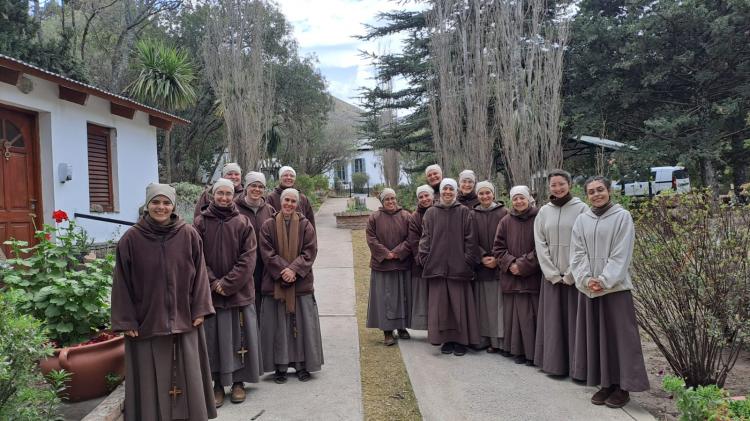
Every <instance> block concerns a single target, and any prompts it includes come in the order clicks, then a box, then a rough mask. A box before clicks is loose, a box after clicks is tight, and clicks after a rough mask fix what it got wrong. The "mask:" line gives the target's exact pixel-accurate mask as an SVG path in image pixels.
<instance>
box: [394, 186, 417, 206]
mask: <svg viewBox="0 0 750 421" xmlns="http://www.w3.org/2000/svg"><path fill="white" fill-rule="evenodd" d="M417 187H419V186H417V185H414V184H401V185H399V186H398V188H397V189H396V200H397V201H398V204H399V206H401V207H402V208H404V209H406V210H408V211H409V212H414V210H415V209H416V208H417Z"/></svg>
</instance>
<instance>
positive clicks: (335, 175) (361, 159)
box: [326, 140, 409, 187]
mask: <svg viewBox="0 0 750 421" xmlns="http://www.w3.org/2000/svg"><path fill="white" fill-rule="evenodd" d="M358 143H359V146H358V147H357V153H356V154H355V155H354V157H353V158H352V159H350V160H347V161H344V162H337V163H336V164H334V167H333V169H332V170H330V171H328V172H327V173H326V175H327V176H328V179H329V180H330V183H331V187H335V180H336V179H339V180H341V182H342V183H344V184H345V185H347V186H350V185H351V182H352V174H354V173H357V172H364V173H367V176H368V177H369V178H368V184H369V185H370V187H372V186H375V185H376V184H385V175H384V174H383V157H382V155H381V154H380V153H378V151H376V150H374V149H373V147H372V146H370V144H369V143H367V141H365V140H359V141H358ZM398 182H399V184H406V183H408V182H409V181H408V179H407V177H406V172H405V171H404V170H403V168H402V167H401V166H400V165H399V180H398Z"/></svg>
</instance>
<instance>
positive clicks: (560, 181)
mask: <svg viewBox="0 0 750 421" xmlns="http://www.w3.org/2000/svg"><path fill="white" fill-rule="evenodd" d="M571 181H572V178H571V176H570V173H568V172H567V171H563V170H553V171H551V172H550V173H549V174H548V175H547V183H548V187H549V191H550V193H551V196H550V202H549V203H547V204H546V205H544V206H542V208H541V209H539V213H538V214H537V216H536V220H535V221H534V241H535V243H536V255H537V258H538V259H539V265H540V266H541V267H542V272H543V273H544V281H542V288H541V291H540V292H539V318H538V319H537V325H536V347H535V350H534V364H535V365H537V366H539V367H540V368H541V369H542V371H544V372H545V373H547V374H552V375H555V376H567V375H568V373H569V372H570V367H571V366H572V361H573V345H574V343H575V327H576V314H577V312H578V295H579V294H580V293H579V292H578V289H576V287H575V280H574V279H573V276H572V275H571V274H570V270H569V266H570V234H571V232H572V231H573V224H574V223H575V221H576V218H578V215H580V214H582V213H583V212H585V211H587V210H588V206H586V204H585V203H583V202H582V201H581V199H579V198H577V197H573V196H572V195H571V194H570V185H571Z"/></svg>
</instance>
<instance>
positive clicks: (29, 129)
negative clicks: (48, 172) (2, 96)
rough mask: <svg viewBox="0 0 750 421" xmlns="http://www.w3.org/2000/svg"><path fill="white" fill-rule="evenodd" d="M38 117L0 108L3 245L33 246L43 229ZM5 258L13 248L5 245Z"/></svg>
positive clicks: (0, 227) (0, 238)
mask: <svg viewBox="0 0 750 421" xmlns="http://www.w3.org/2000/svg"><path fill="white" fill-rule="evenodd" d="M35 121H36V116H35V115H33V114H27V113H23V112H20V111H16V110H12V109H9V108H4V107H0V245H2V243H3V242H5V241H6V240H8V239H11V238H15V239H17V240H24V241H28V242H29V243H34V242H35V240H34V231H35V228H34V222H35V221H34V219H36V224H37V226H39V227H40V228H41V225H42V223H43V222H42V219H41V199H40V194H39V180H38V177H39V170H38V158H37V157H38V155H37V148H38V142H37V138H36V125H35ZM2 247H3V251H4V252H5V254H6V256H8V257H11V254H10V247H8V246H5V245H2Z"/></svg>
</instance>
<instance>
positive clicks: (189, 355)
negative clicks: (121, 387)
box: [125, 326, 216, 421]
mask: <svg viewBox="0 0 750 421" xmlns="http://www.w3.org/2000/svg"><path fill="white" fill-rule="evenodd" d="M173 356H176V359H174V360H173ZM125 379H126V380H125V420H126V421H167V420H188V421H203V420H206V419H209V418H216V407H215V403H214V394H213V390H212V387H211V368H210V366H209V363H208V352H207V351H206V336H205V334H204V332H203V326H199V327H198V328H196V329H193V330H192V331H190V332H187V333H180V334H174V335H167V336H155V337H152V338H148V339H142V340H141V339H131V338H127V337H126V338H125ZM173 387H175V388H176V389H174V390H175V391H176V392H178V393H176V394H174V395H170V390H173Z"/></svg>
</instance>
